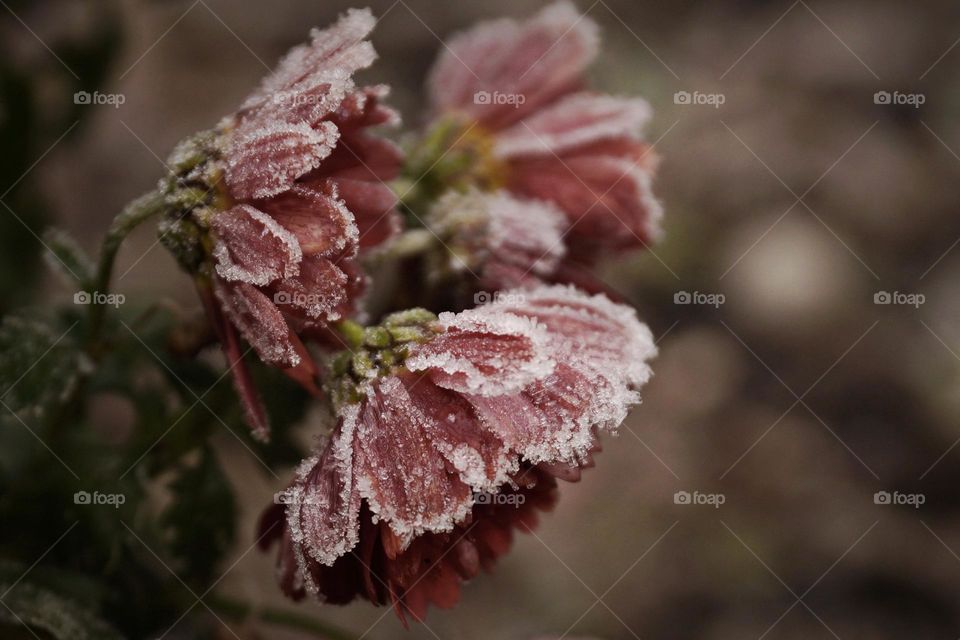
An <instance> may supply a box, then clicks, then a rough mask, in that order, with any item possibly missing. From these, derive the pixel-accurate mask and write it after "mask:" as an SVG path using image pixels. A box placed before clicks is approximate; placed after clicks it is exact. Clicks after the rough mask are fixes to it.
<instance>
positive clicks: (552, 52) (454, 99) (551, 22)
mask: <svg viewBox="0 0 960 640" xmlns="http://www.w3.org/2000/svg"><path fill="white" fill-rule="evenodd" d="M597 48H598V34H597V26H596V24H595V23H594V22H593V20H591V19H590V18H586V17H583V16H581V15H580V14H579V13H578V11H577V9H576V7H574V5H573V4H572V3H570V2H557V3H554V4H552V5H550V6H548V7H546V8H545V9H543V10H542V11H540V13H538V14H537V15H535V16H534V17H532V18H530V19H528V20H527V21H525V22H522V23H518V22H516V21H514V20H495V21H491V22H484V23H481V24H478V25H477V26H475V27H473V28H472V29H470V30H469V31H467V32H465V33H461V34H459V35H457V36H455V37H453V38H451V39H450V40H449V46H448V47H446V49H445V50H444V51H442V52H441V54H440V57H439V58H438V59H437V62H436V63H435V65H434V67H433V69H432V71H431V73H430V78H429V82H428V88H429V91H430V96H431V102H432V105H433V109H434V112H435V113H436V114H438V115H439V114H443V113H449V112H461V113H464V114H466V115H468V116H469V117H470V118H473V119H476V120H479V121H480V122H481V123H482V124H484V125H485V126H486V127H487V128H492V129H496V128H499V127H503V126H506V125H508V124H511V123H513V122H516V121H518V120H519V119H521V118H522V117H524V116H525V115H526V114H528V113H531V112H533V111H535V110H536V109H537V108H538V107H539V106H540V105H543V104H545V103H546V102H548V101H550V100H551V99H553V98H555V97H556V96H558V95H560V94H562V93H564V92H565V91H568V90H570V89H571V88H574V87H575V86H577V85H578V84H579V83H580V80H581V76H582V74H583V71H584V69H585V68H586V67H587V65H588V64H589V63H590V62H591V61H592V60H593V58H594V57H595V56H596V53H597ZM477 92H487V94H489V95H491V97H492V96H493V94H494V93H495V92H498V93H499V94H505V95H508V96H522V98H523V104H522V105H520V106H519V108H517V107H516V106H515V105H513V104H496V103H495V100H493V99H491V100H489V101H487V102H486V103H485V104H477V101H475V99H474V96H475V94H477Z"/></svg>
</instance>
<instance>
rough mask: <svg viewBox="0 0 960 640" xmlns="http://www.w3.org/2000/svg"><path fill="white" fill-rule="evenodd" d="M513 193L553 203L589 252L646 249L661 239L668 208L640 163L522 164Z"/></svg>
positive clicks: (588, 159)
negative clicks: (661, 221)
mask: <svg viewBox="0 0 960 640" xmlns="http://www.w3.org/2000/svg"><path fill="white" fill-rule="evenodd" d="M512 169H513V171H512V173H511V174H510V178H509V185H508V188H509V189H510V190H511V191H513V192H514V193H517V194H520V195H523V196H525V197H528V198H537V199H541V200H548V201H551V202H554V203H556V204H557V206H559V207H560V209H562V210H563V211H564V213H566V215H567V219H568V221H569V224H570V225H572V231H571V232H570V236H571V238H570V239H571V241H572V242H577V243H581V244H583V245H585V246H588V247H596V248H597V250H599V251H602V250H603V249H604V248H607V249H609V248H628V247H638V246H639V247H642V246H646V245H647V244H648V243H650V242H652V241H653V240H655V239H656V238H658V237H659V236H660V227H659V222H660V219H661V218H662V217H663V209H662V207H661V206H660V203H659V202H658V201H657V200H656V198H655V197H654V195H653V189H652V185H651V182H652V181H651V177H650V174H649V173H648V172H647V171H644V170H643V169H642V167H641V166H638V164H637V163H635V162H632V161H630V160H628V159H623V158H618V157H611V156H602V155H601V156H580V155H578V156H575V157H568V158H563V159H559V158H547V159H542V160H529V161H516V162H514V163H513V165H512Z"/></svg>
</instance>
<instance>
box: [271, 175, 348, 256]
mask: <svg viewBox="0 0 960 640" xmlns="http://www.w3.org/2000/svg"><path fill="white" fill-rule="evenodd" d="M260 207H261V208H262V209H263V210H264V211H266V212H267V213H269V214H270V215H271V216H272V217H273V218H275V219H276V220H277V222H279V223H280V224H281V225H282V226H283V227H284V228H286V229H288V230H289V231H290V232H291V233H293V235H294V236H296V238H297V242H298V243H299V244H300V248H301V250H302V251H303V254H304V255H306V256H311V255H319V256H324V257H328V258H329V257H333V256H340V255H354V254H355V253H356V251H357V243H358V237H359V232H358V230H357V225H356V224H355V222H354V216H353V214H352V213H351V211H350V210H349V208H348V206H347V205H346V203H345V202H344V201H343V200H342V199H341V198H340V197H339V193H338V190H337V188H336V185H333V184H329V183H314V184H312V185H300V184H298V185H295V186H294V187H293V188H291V189H290V190H289V191H287V192H285V193H282V194H280V195H279V196H276V197H274V198H271V199H270V200H267V201H264V202H262V203H260Z"/></svg>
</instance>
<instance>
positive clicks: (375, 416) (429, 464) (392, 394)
mask: <svg viewBox="0 0 960 640" xmlns="http://www.w3.org/2000/svg"><path fill="white" fill-rule="evenodd" d="M424 426H425V425H424V418H423V416H422V415H421V414H420V412H418V411H417V410H416V409H415V408H414V407H413V404H412V402H411V401H410V397H409V395H408V394H407V392H406V389H405V388H404V386H403V384H402V383H401V382H400V380H399V379H397V378H395V377H388V378H383V379H381V380H379V381H378V382H376V383H374V384H373V385H371V386H370V387H369V389H368V391H367V398H366V400H365V401H364V403H363V408H362V409H361V412H360V416H359V420H358V426H357V442H358V443H359V446H358V448H357V451H356V456H357V457H356V461H355V466H354V482H355V486H356V488H357V490H359V492H360V494H361V495H362V496H363V498H364V499H366V500H367V503H368V504H369V505H370V510H371V511H372V512H373V513H374V515H375V516H377V517H379V518H380V519H381V520H383V521H384V522H386V523H387V524H388V525H389V527H390V529H391V531H392V532H393V533H394V534H395V535H396V536H397V538H398V539H399V540H400V544H401V546H403V547H405V546H406V545H407V544H409V542H410V540H411V539H412V538H413V537H414V536H417V535H419V534H421V533H424V532H427V531H430V532H435V533H436V532H444V531H451V530H452V529H453V527H454V525H455V524H457V523H459V522H461V521H463V519H464V518H465V517H466V516H467V514H469V512H470V508H471V507H472V505H473V500H472V496H471V492H470V488H469V487H468V486H467V485H466V484H464V483H463V482H461V481H460V479H459V478H458V477H457V475H456V474H453V473H451V472H450V471H449V470H448V469H447V465H446V462H445V461H444V459H443V457H442V456H439V455H437V451H436V449H434V447H433V445H432V444H431V442H430V440H429V439H428V438H427V436H426V435H425V433H424Z"/></svg>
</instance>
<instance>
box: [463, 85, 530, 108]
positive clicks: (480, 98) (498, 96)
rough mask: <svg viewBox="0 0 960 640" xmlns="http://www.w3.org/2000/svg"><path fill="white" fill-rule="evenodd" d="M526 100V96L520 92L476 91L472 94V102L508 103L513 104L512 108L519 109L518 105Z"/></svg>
mask: <svg viewBox="0 0 960 640" xmlns="http://www.w3.org/2000/svg"><path fill="white" fill-rule="evenodd" d="M526 101H527V96H525V95H523V94H522V93H502V92H500V91H492V92H491V91H482V90H481V91H477V92H476V93H474V94H473V104H508V105H513V108H514V109H519V108H520V105H522V104H523V103H524V102H526Z"/></svg>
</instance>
